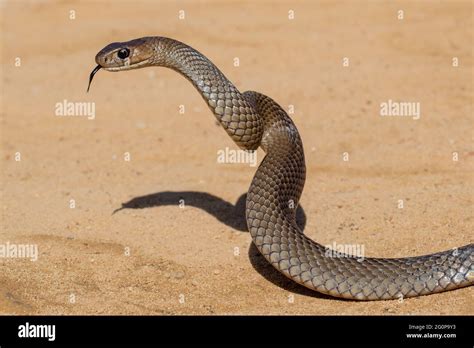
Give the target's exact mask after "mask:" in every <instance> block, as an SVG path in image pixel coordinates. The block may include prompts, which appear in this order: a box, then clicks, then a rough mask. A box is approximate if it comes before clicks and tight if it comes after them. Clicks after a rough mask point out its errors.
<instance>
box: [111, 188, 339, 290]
mask: <svg viewBox="0 0 474 348" xmlns="http://www.w3.org/2000/svg"><path fill="white" fill-rule="evenodd" d="M181 199H183V200H184V202H185V204H186V205H188V206H192V207H196V208H199V209H202V210H204V211H205V212H206V213H208V214H210V215H212V216H214V217H215V218H216V219H217V220H219V221H220V222H222V223H224V224H226V225H227V226H229V227H231V228H233V229H235V230H238V231H241V232H247V233H248V229H247V222H246V220H245V201H246V199H247V194H246V193H244V194H242V195H241V196H240V197H239V199H238V200H237V202H236V203H235V204H232V203H229V202H227V201H225V200H223V199H222V198H219V197H216V196H214V195H211V194H209V193H206V192H197V191H179V192H174V191H163V192H157V193H153V194H149V195H145V196H139V197H135V198H132V199H131V200H129V201H128V202H125V203H122V207H121V208H119V209H117V210H115V211H114V212H113V214H115V213H116V212H118V211H120V210H123V209H145V208H152V207H160V206H168V205H173V206H176V205H177V204H179V202H180V200H181ZM296 222H297V224H298V226H299V227H300V228H301V230H304V228H305V226H306V214H305V212H304V209H303V208H302V207H301V205H300V206H298V209H297V210H296ZM248 256H249V259H250V263H251V265H252V267H253V268H254V269H255V270H256V271H257V272H258V273H259V274H261V275H262V276H263V277H264V278H265V279H267V280H268V281H270V282H271V283H273V284H275V285H276V286H278V287H280V288H283V289H285V290H287V291H289V292H292V293H296V294H299V295H304V296H311V297H317V298H330V297H329V296H326V295H323V294H320V293H318V292H316V291H312V290H309V289H307V288H305V287H304V286H302V285H300V284H298V283H295V282H294V281H292V280H290V279H288V278H287V277H285V276H284V275H283V274H281V273H280V272H278V271H277V270H276V269H275V268H273V266H272V265H271V264H270V263H268V261H267V260H266V259H265V258H264V257H263V256H262V255H261V254H260V252H259V251H258V249H257V247H256V246H255V245H254V244H253V243H251V244H250V247H249V250H248Z"/></svg>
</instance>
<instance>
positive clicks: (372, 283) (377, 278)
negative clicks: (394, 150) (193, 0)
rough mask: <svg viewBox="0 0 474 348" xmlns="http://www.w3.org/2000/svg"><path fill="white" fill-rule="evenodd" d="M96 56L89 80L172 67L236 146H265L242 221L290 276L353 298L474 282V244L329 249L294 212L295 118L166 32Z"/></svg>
mask: <svg viewBox="0 0 474 348" xmlns="http://www.w3.org/2000/svg"><path fill="white" fill-rule="evenodd" d="M96 62H97V64H98V66H97V68H96V69H94V71H93V72H92V73H91V77H90V81H89V85H90V82H91V81H92V77H93V76H94V74H95V73H96V72H97V71H98V70H99V69H100V68H103V69H105V70H108V71H122V70H130V69H136V68H142V67H147V66H164V67H168V68H171V69H173V70H176V71H178V72H179V73H181V74H182V75H184V76H185V77H186V78H187V79H188V80H189V81H191V82H192V84H193V85H194V86H195V87H196V88H197V90H198V91H199V93H200V94H201V96H202V97H203V98H204V100H205V101H206V103H207V104H208V106H209V107H210V109H211V110H212V112H213V113H214V115H215V117H216V118H217V120H218V121H219V122H220V124H221V125H222V127H223V128H224V129H225V130H226V132H227V133H228V134H229V135H230V137H231V138H232V139H233V140H234V142H235V143H236V144H237V145H238V146H239V147H240V148H242V149H245V150H255V149H257V148H258V147H261V148H262V149H263V150H264V151H265V153H266V156H265V158H264V159H263V161H262V163H261V164H260V166H259V168H258V170H257V172H256V174H255V177H254V178H253V180H252V183H251V185H250V188H249V191H248V194H247V202H246V219H247V226H248V229H249V231H250V234H251V236H252V239H253V242H254V243H255V245H256V247H257V248H258V250H259V251H260V252H261V253H262V255H263V256H264V257H265V258H266V259H267V260H268V262H270V263H271V264H272V265H273V267H275V268H276V269H277V270H278V271H280V272H281V273H283V274H284V275H285V276H287V277H288V278H290V279H292V280H294V281H295V282H297V283H299V284H302V285H304V286H305V287H307V288H310V289H313V290H316V291H318V292H321V293H324V294H327V295H331V296H335V297H342V298H347V299H356V300H382V299H394V298H400V297H412V296H419V295H426V294H431V293H436V292H441V291H446V290H451V289H455V288H460V287H464V286H468V285H472V284H473V282H474V266H473V265H474V244H469V245H466V246H463V247H460V248H456V249H453V250H448V251H444V252H440V253H436V254H431V255H425V256H418V257H408V258H396V259H394V258H392V259H382V258H363V260H362V261H360V260H358V259H357V258H356V257H355V256H353V255H342V256H341V255H338V257H329V256H327V253H326V248H325V247H324V246H322V245H320V244H318V243H316V242H314V241H312V240H311V239H309V238H308V237H306V236H305V235H304V234H303V233H302V231H301V230H300V228H299V227H298V226H297V224H296V220H295V212H296V207H297V205H298V201H299V198H300V196H301V193H302V190H303V186H304V182H305V171H306V169H305V159H304V152H303V144H302V141H301V138H300V135H299V133H298V130H297V129H296V127H295V125H294V123H293V122H292V120H291V119H290V117H289V116H288V115H287V114H286V112H285V111H284V110H283V109H282V108H281V107H280V106H279V105H278V104H277V103H276V102H274V101H273V100H272V99H271V98H269V97H267V96H265V95H263V94H260V93H258V92H251V91H250V92H244V93H240V92H239V91H238V90H237V88H236V87H235V86H234V85H233V84H232V83H231V82H230V81H229V80H228V79H227V78H226V77H225V76H224V75H223V74H222V73H221V71H220V70H219V69H218V68H217V67H216V66H215V65H214V64H213V63H212V62H211V61H210V60H209V59H207V58H206V57H205V56H204V55H202V54H201V53H199V52H198V51H196V50H195V49H193V48H191V47H189V46H187V45H185V44H183V43H181V42H178V41H176V40H172V39H169V38H164V37H145V38H141V39H136V40H132V41H128V42H123V43H112V44H110V45H108V46H106V47H105V48H104V49H102V50H101V51H100V52H99V53H98V54H97V56H96Z"/></svg>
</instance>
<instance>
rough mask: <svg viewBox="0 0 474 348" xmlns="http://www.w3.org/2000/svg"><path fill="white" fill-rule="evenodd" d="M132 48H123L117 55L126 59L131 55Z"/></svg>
mask: <svg viewBox="0 0 474 348" xmlns="http://www.w3.org/2000/svg"><path fill="white" fill-rule="evenodd" d="M129 54H130V50H129V49H128V48H122V49H121V50H120V51H118V52H117V56H118V57H119V58H120V59H125V58H127V57H128V56H129Z"/></svg>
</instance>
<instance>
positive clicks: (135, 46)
mask: <svg viewBox="0 0 474 348" xmlns="http://www.w3.org/2000/svg"><path fill="white" fill-rule="evenodd" d="M153 54H154V51H153V48H152V47H151V46H150V45H149V44H148V40H146V38H141V39H135V40H132V41H128V42H114V43H111V44H109V45H107V46H105V47H104V48H103V49H102V50H100V52H99V53H97V55H96V56H95V61H96V63H97V64H98V65H100V67H101V68H103V69H105V70H107V71H122V70H130V69H137V68H141V67H145V66H147V65H149V63H150V62H151V61H152V58H153Z"/></svg>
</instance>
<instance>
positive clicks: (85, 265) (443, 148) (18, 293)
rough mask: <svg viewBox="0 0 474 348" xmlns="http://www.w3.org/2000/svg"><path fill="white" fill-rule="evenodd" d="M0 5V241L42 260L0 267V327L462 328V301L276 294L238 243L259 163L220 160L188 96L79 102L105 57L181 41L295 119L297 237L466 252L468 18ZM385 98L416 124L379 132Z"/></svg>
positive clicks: (292, 287) (448, 13)
mask: <svg viewBox="0 0 474 348" xmlns="http://www.w3.org/2000/svg"><path fill="white" fill-rule="evenodd" d="M0 6H1V13H2V16H1V25H2V29H1V32H2V37H1V40H2V43H1V60H2V103H1V106H2V107H1V112H2V114H1V115H2V121H1V122H2V123H1V144H2V145H1V166H2V195H1V212H2V220H1V232H0V244H6V243H7V242H8V243H10V244H15V245H18V244H27V245H36V246H37V248H38V249H37V250H38V259H37V261H31V260H30V259H27V258H14V257H8V258H1V259H0V284H1V286H0V313H2V314H312V315H314V314H317V315H333V314H338V315H339V314H343V315H353V314H362V315H371V314H377V315H380V314H382V315H384V314H387V315H392V314H464V315H466V314H471V315H472V314H473V313H474V308H473V307H474V305H473V301H472V298H473V294H474V288H472V287H471V288H463V289H459V290H455V291H450V292H446V293H441V294H436V295H431V296H423V297H420V298H413V299H405V300H401V301H399V300H394V301H380V302H355V301H343V300H339V299H334V298H330V297H327V296H323V295H320V294H318V293H316V292H312V291H310V290H307V289H306V288H303V287H301V286H299V285H297V284H295V283H293V282H291V281H290V280H287V279H286V278H285V277H283V276H282V275H280V274H279V273H278V272H277V271H275V270H274V269H273V268H272V267H271V266H269V265H268V263H267V262H266V261H265V260H264V259H263V258H262V257H261V256H260V255H259V253H258V251H257V250H256V249H255V248H254V247H253V246H252V243H251V238H250V235H249V233H248V232H247V230H246V224H245V220H244V210H243V207H244V203H243V199H244V196H243V195H244V194H245V193H246V191H247V189H248V187H249V184H250V181H251V179H252V177H253V175H254V173H255V170H256V167H252V166H250V165H249V164H248V163H238V164H232V163H226V164H222V163H218V161H217V153H218V151H220V150H225V149H226V148H227V147H228V148H229V149H231V150H232V149H233V150H235V149H237V147H236V145H235V144H234V143H233V142H232V140H231V139H230V138H229V137H228V136H227V134H226V133H225V132H224V131H223V130H222V129H220V127H219V126H217V125H216V123H215V121H214V118H213V116H212V115H211V113H210V111H209V110H208V109H207V107H206V105H205V103H204V102H203V101H202V99H201V97H200V96H199V94H198V93H197V92H196V91H195V90H194V88H193V87H192V86H191V85H190V84H189V82H188V81H186V80H185V79H184V78H183V77H181V76H179V75H178V74H177V73H175V72H173V71H171V70H167V69H162V68H161V69H160V68H148V69H142V70H134V71H130V72H126V73H125V72H123V73H118V74H117V73H116V74H112V73H108V72H106V71H99V72H98V73H97V75H96V77H95V80H94V82H93V84H92V87H91V91H90V92H89V93H88V94H86V87H87V81H88V75H89V73H90V71H91V70H92V69H93V68H94V66H95V62H94V57H95V54H96V53H97V52H98V51H99V50H100V49H101V48H102V47H104V46H105V45H107V44H108V43H110V42H114V41H127V40H130V39H133V38H137V37H142V36H168V37H172V38H175V39H178V40H180V41H183V42H186V43H187V44H189V45H191V46H193V47H195V48H196V49H198V50H199V51H201V52H203V53H204V54H206V55H207V57H209V58H210V59H211V60H212V61H213V62H214V63H215V64H216V65H217V66H218V67H219V68H220V69H221V70H222V71H223V72H224V73H225V74H226V76H227V77H228V78H229V79H230V80H231V81H233V83H234V84H235V85H236V86H237V87H238V88H239V89H240V90H241V91H245V90H256V91H259V92H262V93H264V94H267V95H269V96H271V97H272V98H273V99H275V100H276V101H277V102H278V103H280V105H282V107H283V108H285V109H289V108H290V105H292V106H293V107H292V108H294V113H292V114H291V117H292V118H293V120H294V121H295V123H296V125H297V127H298V129H299V131H300V134H301V136H302V138H303V142H304V146H305V153H306V161H307V181H306V186H305V189H304V192H303V196H302V199H301V211H300V217H304V218H301V219H300V223H302V224H305V233H306V234H307V235H308V236H310V237H311V238H312V239H314V240H316V241H318V242H319V243H321V244H323V245H333V243H337V244H338V245H339V244H357V245H359V246H364V249H365V256H367V257H370V256H375V257H404V256H415V255H423V254H428V253H433V252H437V251H442V250H447V249H451V248H455V247H458V246H462V245H465V244H468V243H472V242H473V241H474V236H473V233H472V231H473V227H474V219H473V214H472V207H473V205H472V204H473V176H472V171H473V166H474V149H473V146H472V124H473V108H472V101H473V79H472V78H473V51H472V46H473V17H472V13H473V12H472V10H473V8H472V6H473V5H472V2H470V1H444V2H441V3H439V2H435V1H426V2H408V1H407V2H399V1H342V2H341V1H328V2H313V1H304V2H296V3H290V2H285V1H279V2H277V3H276V4H275V3H271V2H258V3H254V2H224V1H214V2H209V3H194V2H176V3H175V2H172V1H163V2H156V3H155V2H152V1H122V2H117V3H115V2H114V5H113V6H112V5H111V4H109V3H108V2H105V1H104V2H102V1H83V2H69V1H64V2H63V1H61V2H49V1H41V2H34V3H33V2H28V1H18V2H16V1H15V2H14V1H7V2H5V1H3V2H2V3H1V5H0ZM400 9H402V10H403V11H404V12H403V16H404V18H403V19H398V18H397V16H398V15H399V13H398V12H397V11H398V10H400ZM180 10H184V17H185V18H184V19H180V18H179V15H180V12H179V11H180ZM290 10H293V11H294V19H289V14H290V15H291V13H289V11H290ZM70 11H74V12H73V13H72V12H70ZM182 14H183V13H181V15H182ZM71 16H73V17H74V19H71V18H70V17H71ZM344 57H347V58H349V66H343V59H344ZM453 57H457V58H458V66H457V67H454V66H453ZM17 58H19V60H18V59H17ZM235 58H238V63H239V64H238V66H235V65H236V64H235V63H236V62H237V60H236V59H235ZM65 100H66V102H94V103H95V104H94V105H95V117H94V118H93V119H92V117H89V118H90V119H88V117H85V116H82V117H81V116H57V115H56V111H57V103H60V104H61V103H64V101H65ZM389 100H392V101H405V102H414V103H419V105H420V117H419V118H418V119H415V118H416V117H411V116H409V117H407V116H403V117H402V116H381V115H380V110H381V103H384V102H388V101H389ZM90 105H92V104H90ZM181 105H183V106H184V113H180V111H182V107H180V106H181ZM453 153H454V154H453ZM345 155H346V157H344V156H345ZM347 156H348V158H347ZM453 156H454V157H456V156H457V158H455V159H457V161H456V160H453ZM262 158H263V153H262V152H261V151H260V152H259V153H258V161H259V162H260V161H261V160H262ZM19 159H20V160H19ZM345 159H347V160H345ZM401 204H403V207H401ZM122 205H124V209H122V210H120V211H117V212H116V213H115V214H113V212H114V211H115V210H116V209H118V208H120V207H122Z"/></svg>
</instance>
